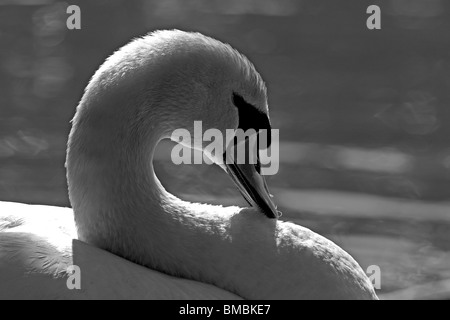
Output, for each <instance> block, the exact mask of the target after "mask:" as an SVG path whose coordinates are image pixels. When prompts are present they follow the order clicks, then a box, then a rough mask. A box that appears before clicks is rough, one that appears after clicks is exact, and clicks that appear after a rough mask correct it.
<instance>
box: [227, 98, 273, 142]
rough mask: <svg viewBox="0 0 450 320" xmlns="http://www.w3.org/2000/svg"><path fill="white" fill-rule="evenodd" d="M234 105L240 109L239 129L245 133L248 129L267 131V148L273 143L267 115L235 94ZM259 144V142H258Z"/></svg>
mask: <svg viewBox="0 0 450 320" xmlns="http://www.w3.org/2000/svg"><path fill="white" fill-rule="evenodd" d="M233 104H234V106H235V107H236V108H237V109H238V115H239V125H238V129H242V130H244V131H246V130H248V129H254V130H256V131H259V130H262V129H266V130H267V148H268V147H270V143H271V140H272V139H271V132H270V130H271V125H270V120H269V117H268V116H267V114H265V113H264V112H262V111H260V110H259V109H258V108H256V107H255V106H253V105H251V104H250V103H248V102H247V101H245V99H244V98H243V97H242V96H241V95H239V94H237V93H235V92H233ZM258 142H259V140H258Z"/></svg>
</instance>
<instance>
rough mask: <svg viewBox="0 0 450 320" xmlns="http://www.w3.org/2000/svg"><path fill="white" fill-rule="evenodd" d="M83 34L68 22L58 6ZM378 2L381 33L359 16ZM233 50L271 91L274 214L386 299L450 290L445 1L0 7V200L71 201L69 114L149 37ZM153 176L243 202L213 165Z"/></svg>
mask: <svg viewBox="0 0 450 320" xmlns="http://www.w3.org/2000/svg"><path fill="white" fill-rule="evenodd" d="M72 4H76V5H78V6H80V8H81V30H68V29H67V28H66V19H67V17H68V16H69V15H68V14H66V8H67V6H68V5H72ZM372 4H375V5H378V6H380V8H381V12H382V13H381V19H382V20H381V26H382V29H381V30H373V31H372V30H368V29H367V28H366V20H367V18H368V16H369V15H368V14H366V9H367V7H368V6H369V5H372ZM164 28H179V29H183V30H192V31H200V32H202V33H205V34H207V35H210V36H212V37H215V38H218V39H220V40H222V41H225V42H228V43H230V44H231V45H232V46H234V47H236V48H238V49H239V50H240V51H241V52H243V53H244V54H246V55H247V56H248V57H249V58H250V60H252V61H253V62H254V64H255V65H256V67H257V69H258V70H259V71H260V73H261V74H262V76H263V78H264V79H265V81H266V82H267V86H268V90H269V104H270V105H269V106H270V112H271V119H272V124H273V127H274V128H278V129H280V140H281V146H280V170H279V173H278V174H277V175H275V176H270V177H268V184H269V187H270V189H271V191H272V193H273V194H274V195H275V201H276V203H277V204H278V206H279V209H280V210H281V211H282V212H283V219H284V220H290V221H294V222H295V223H298V224H301V225H304V226H306V227H308V228H311V229H312V230H314V231H316V232H318V233H321V234H323V235H324V236H326V237H328V238H330V239H332V240H333V241H335V242H336V243H338V244H339V245H341V246H342V247H343V248H344V249H345V250H347V251H348V252H350V253H351V254H352V255H353V256H354V257H355V258H356V260H358V262H359V263H360V264H361V266H362V267H363V269H364V270H366V268H367V267H368V266H370V265H377V266H379V267H380V269H381V290H378V293H379V294H380V296H382V297H383V298H413V297H421V298H449V297H450V126H447V127H446V125H445V124H446V123H447V124H450V108H449V104H450V90H449V89H450V31H449V30H450V3H449V2H448V1H444V0H382V1H379V0H371V1H366V0H345V1H344V0H340V1H336V0H277V1H272V0H229V1H219V0H195V1H194V0H192V1H184V0H164V1H157V0H154V1H125V0H109V1H102V0H91V1H71V2H70V3H68V2H62V1H52V0H9V1H8V0H0V200H2V201H18V202H25V203H35V204H49V205H58V206H69V205H70V204H69V201H68V197H67V187H66V180H65V169H64V160H65V147H66V141H67V135H68V132H69V130H70V123H69V121H70V119H71V118H72V117H73V114H74V111H75V108H76V106H77V103H78V101H79V99H80V98H81V96H82V93H83V89H84V87H85V86H86V84H87V83H88V81H89V78H90V77H91V76H92V74H93V73H94V71H95V70H96V69H97V67H98V66H99V65H100V64H101V63H102V62H103V60H104V59H105V58H106V57H107V56H108V55H110V54H111V53H112V52H113V51H114V50H115V49H117V48H119V47H120V46H122V45H124V44H125V43H127V42H128V41H129V40H130V39H131V38H133V37H136V36H140V35H143V34H145V33H147V32H149V31H152V30H155V29H164ZM170 148H171V144H170V143H169V142H167V143H162V144H161V145H160V147H159V150H158V154H157V157H156V159H155V168H156V171H157V174H158V176H159V178H160V180H161V181H162V183H163V184H164V186H165V187H166V189H168V190H169V191H170V192H172V193H174V194H176V195H177V196H179V197H180V198H183V199H186V200H192V201H203V202H209V203H217V204H223V205H230V204H239V205H244V206H245V205H246V203H245V202H244V200H243V199H242V197H241V196H240V194H239V193H238V191H237V190H236V189H235V187H234V185H233V183H232V182H231V180H230V179H229V178H228V177H227V176H226V175H225V174H224V173H223V172H222V171H221V169H219V168H217V167H213V166H208V165H204V166H199V165H182V166H175V165H174V164H172V162H171V161H170Z"/></svg>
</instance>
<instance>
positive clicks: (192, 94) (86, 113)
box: [68, 30, 278, 218]
mask: <svg viewBox="0 0 450 320" xmlns="http://www.w3.org/2000/svg"><path fill="white" fill-rule="evenodd" d="M108 101H109V103H108ZM96 117H98V118H101V119H98V120H99V121H100V122H101V121H102V119H108V121H111V119H116V120H115V121H112V122H111V123H108V124H104V126H108V130H109V129H110V127H113V126H117V128H122V129H117V132H122V133H123V134H121V135H120V136H115V135H114V133H113V134H112V137H115V138H116V140H115V141H114V140H113V139H112V138H111V132H108V130H102V129H98V126H99V125H98V123H97V124H96V128H94V129H93V130H94V131H99V130H102V131H103V132H94V133H92V134H91V135H90V139H101V141H99V144H100V145H101V146H100V148H104V149H106V148H111V145H114V144H115V143H118V139H119V138H120V137H122V136H124V135H125V136H129V135H132V134H135V135H136V136H137V138H136V137H130V138H129V140H131V141H133V142H132V143H135V142H136V141H139V140H148V139H155V138H156V139H158V140H160V139H162V138H171V137H172V134H173V132H174V131H175V130H177V129H184V130H187V131H188V132H189V134H190V137H193V139H192V140H190V141H189V142H186V141H177V142H180V143H181V144H185V146H186V147H190V148H196V149H201V150H202V151H203V152H205V154H206V155H207V157H208V158H209V159H210V160H212V162H214V163H216V164H219V165H220V166H221V167H222V168H223V169H224V170H225V171H226V172H227V173H228V174H229V175H230V176H231V178H232V179H233V181H234V182H235V183H236V185H237V187H238V188H239V190H240V191H241V193H242V195H243V196H244V198H245V199H246V200H247V202H249V204H250V205H251V206H253V207H257V208H259V209H260V210H261V211H262V212H263V213H264V214H265V215H266V216H268V217H270V218H277V217H278V212H277V210H276V206H275V204H274V203H273V201H272V199H271V195H270V194H269V191H268V188H267V185H266V182H265V179H264V177H263V176H262V175H261V174H260V170H259V168H260V164H259V159H257V161H256V163H255V161H253V162H251V163H242V162H239V163H238V162H237V161H235V160H234V159H235V158H236V157H235V156H234V154H233V153H234V152H235V150H236V149H237V148H236V147H237V143H243V144H244V145H246V146H247V149H248V148H249V142H248V139H246V140H244V141H239V142H236V141H235V140H234V139H233V140H232V141H230V140H227V141H224V143H223V145H222V146H223V150H221V151H219V152H217V150H215V151H216V152H215V153H214V154H212V153H207V152H206V150H205V147H206V146H207V145H208V144H210V142H208V141H206V142H205V141H203V139H202V135H200V137H199V136H198V135H197V134H196V133H195V130H196V128H195V123H196V122H198V121H201V126H202V130H203V132H206V131H207V130H208V129H216V130H218V131H220V132H221V133H222V136H223V137H226V136H227V135H226V132H227V130H229V129H233V130H236V129H242V130H243V131H246V130H248V129H254V130H256V131H258V130H261V129H265V130H267V131H266V133H267V135H266V137H268V139H267V141H266V144H265V145H266V147H267V146H269V145H270V129H271V125H270V120H269V111H268V102H267V89H266V86H265V84H264V81H263V80H262V77H261V76H260V74H259V73H258V72H257V71H256V69H255V67H254V66H253V64H252V63H251V62H250V61H249V60H248V59H247V58H246V57H245V56H244V55H242V54H240V53H239V52H238V51H236V50H235V49H233V48H232V47H231V46H230V45H228V44H225V43H222V42H220V41H218V40H215V39H212V38H210V37H207V36H204V35H202V34H200V33H192V32H184V31H179V30H165V31H156V32H153V33H150V34H148V35H146V36H144V37H142V38H138V39H135V40H133V41H132V42H130V43H129V44H127V45H125V46H124V47H122V48H121V49H119V50H118V51H117V52H115V53H114V54H113V55H112V56H110V57H109V58H108V59H107V60H106V61H105V63H104V64H103V65H102V66H101V67H100V68H99V70H97V72H96V73H95V75H94V76H93V78H92V79H91V81H90V83H89V85H88V86H87V88H86V91H85V94H84V96H83V98H82V100H81V102H80V105H79V106H78V110H77V114H76V116H75V118H74V121H73V129H72V134H71V138H70V140H69V150H70V149H71V144H72V145H73V143H71V141H72V142H73V141H75V142H76V141H77V137H76V136H77V135H76V134H74V132H75V131H76V130H77V129H79V128H80V127H81V126H82V125H83V122H84V121H83V119H96ZM93 123H94V121H92V124H93ZM101 126H102V125H101V124H100V127H101ZM78 131H80V130H78ZM84 131H89V130H85V129H84ZM91 131H92V130H91ZM155 133H157V134H156V135H155ZM148 136H151V137H148ZM99 137H100V138H99ZM142 137H146V138H145V139H142ZM108 139H110V140H111V143H110V144H109V147H108V143H106V144H105V140H108ZM156 142H157V141H156ZM154 144H156V143H154ZM263 145H264V143H263ZM140 147H142V146H140ZM233 147H234V148H233ZM98 152H99V153H100V151H98ZM104 153H105V154H109V157H110V158H116V156H115V155H110V151H105V152H104ZM256 157H257V152H256ZM69 162H70V152H69V154H68V164H70V163H69ZM68 169H69V168H68ZM68 178H69V192H70V172H69V174H68Z"/></svg>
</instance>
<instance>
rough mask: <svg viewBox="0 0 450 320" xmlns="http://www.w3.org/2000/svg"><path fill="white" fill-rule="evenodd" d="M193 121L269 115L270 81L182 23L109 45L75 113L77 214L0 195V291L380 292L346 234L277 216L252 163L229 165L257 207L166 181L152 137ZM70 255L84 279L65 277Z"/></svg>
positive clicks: (264, 122) (72, 165)
mask: <svg viewBox="0 0 450 320" xmlns="http://www.w3.org/2000/svg"><path fill="white" fill-rule="evenodd" d="M195 120H202V121H203V127H204V128H205V130H206V129H207V128H218V129H220V130H221V131H225V129H226V128H233V129H236V128H237V127H238V126H239V127H241V128H259V129H260V128H268V127H270V124H269V118H268V109H267V97H266V88H265V85H264V82H263V80H262V79H261V77H260V75H259V74H258V73H257V71H256V70H255V68H254V66H253V65H252V64H251V63H250V62H249V61H248V60H247V59H246V58H245V57H244V56H242V55H241V54H239V53H238V52H237V51H235V50H234V49H232V48H231V47H230V46H229V45H226V44H223V43H221V42H219V41H217V40H214V39H212V38H209V37H206V36H203V35H201V34H199V33H189V32H183V31H178V30H172V31H157V32H154V33H151V34H149V35H147V36H145V37H143V38H139V39H136V40H134V41H132V42H131V43H129V44H127V45H126V46H124V47H122V48H121V49H120V50H118V51H117V52H116V53H114V54H113V55H112V56H110V57H109V58H108V59H107V60H106V62H105V63H104V64H103V65H102V66H101V67H100V68H99V70H98V71H97V72H96V73H95V75H94V76H93V78H92V79H91V81H90V83H89V85H88V86H87V88H86V90H85V93H84V95H83V98H82V99H81V102H80V103H79V105H78V108H77V112H76V115H75V117H74V119H73V127H72V131H71V133H70V137H69V142H68V152H67V163H66V166H67V178H68V185H69V196H70V201H71V204H72V207H73V213H72V210H71V209H65V208H56V207H47V206H27V205H23V204H15V203H6V202H4V203H1V204H0V206H1V211H2V212H1V215H0V283H1V286H0V298H52V299H53V298H62V299H72V298H73V299H77V298H80V299H85V298H148V299H166V298H167V299H168V298H178V299H179V298H200V299H204V298H225V299H232V298H239V297H242V298H246V299H376V298H377V297H376V294H375V292H374V289H373V287H372V284H371V283H370V281H369V280H368V278H367V277H366V275H365V274H364V272H363V271H362V269H361V268H360V266H359V265H358V264H357V263H356V262H355V260H354V259H353V258H352V257H351V256H350V255H349V254H347V253H346V252H345V251H343V250H342V249H341V248H339V247H338V246H337V245H335V244H334V243H332V242H331V241H329V240H327V239H325V238H324V237H322V236H320V235H318V234H316V233H314V232H312V231H310V230H309V229H306V228H303V227H301V226H298V225H295V224H292V223H289V222H282V221H280V220H278V219H271V218H269V217H276V216H277V212H276V209H275V207H274V205H273V203H272V200H271V199H270V197H269V194H268V191H267V188H266V186H265V182H264V180H263V179H262V177H261V176H260V175H259V174H258V172H257V169H256V168H255V166H254V165H231V166H230V167H229V168H225V169H226V170H227V172H228V173H229V174H230V175H232V177H233V179H234V180H235V182H236V183H237V184H238V186H239V189H240V190H241V192H242V193H243V195H244V196H245V198H246V199H247V200H248V201H249V202H250V204H251V205H252V206H253V207H254V208H245V209H242V208H239V207H221V206H212V205H206V204H198V203H189V202H186V201H182V200H180V199H178V198H176V197H175V196H173V195H171V194H169V193H168V192H166V190H165V189H164V188H163V186H162V185H161V184H160V182H159V180H158V179H157V178H156V176H155V174H154V171H153V166H152V156H153V152H154V149H155V146H156V144H157V143H158V142H159V141H160V140H161V139H163V138H167V137H169V136H170V133H171V132H172V131H173V130H174V129H176V128H187V129H188V130H190V131H191V130H193V128H192V126H193V123H194V121H195ZM261 212H263V213H264V214H262V213H261ZM72 219H74V220H75V224H74V223H73V221H72ZM75 226H76V229H75ZM72 264H75V265H77V266H79V267H80V270H81V274H80V276H81V290H76V289H75V290H69V289H68V288H67V286H66V282H67V281H66V280H67V279H68V271H67V267H68V266H70V265H72ZM188 279H189V280H188ZM192 280H195V281H192Z"/></svg>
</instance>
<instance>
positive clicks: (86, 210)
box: [67, 94, 239, 284]
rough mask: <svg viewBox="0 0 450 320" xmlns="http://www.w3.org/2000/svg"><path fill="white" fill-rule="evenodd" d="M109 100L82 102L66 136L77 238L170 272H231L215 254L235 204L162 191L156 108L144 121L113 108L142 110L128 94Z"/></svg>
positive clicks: (162, 127) (201, 275)
mask: <svg viewBox="0 0 450 320" xmlns="http://www.w3.org/2000/svg"><path fill="white" fill-rule="evenodd" d="M112 101H113V102H114V104H110V103H111V102H112ZM109 102H110V103H108V102H104V101H99V100H97V101H94V102H90V103H97V105H95V106H93V105H89V101H82V103H81V105H80V107H79V109H78V112H77V115H76V117H75V118H74V123H73V129H72V132H71V135H70V139H69V147H68V158H67V171H68V181H69V195H70V199H71V203H72V206H73V209H74V213H75V220H76V225H77V229H78V234H79V238H80V240H83V241H86V242H88V243H90V244H93V245H95V246H98V247H100V248H103V249H106V250H108V251H111V252H113V253H115V254H117V255H120V256H122V257H125V258H127V259H129V260H132V261H135V262H137V263H140V264H142V265H146V266H149V267H151V268H153V269H157V270H161V271H164V272H166V273H172V274H174V275H180V276H183V277H187V278H194V279H197V280H203V281H205V282H210V283H211V282H213V279H214V278H217V279H220V278H223V279H227V278H228V276H227V273H230V275H229V276H232V274H231V273H232V272H231V271H230V270H233V267H231V265H232V264H233V263H230V260H229V259H228V257H227V255H226V254H225V255H224V256H221V255H220V254H218V253H219V252H221V245H222V244H223V240H224V239H223V238H224V237H225V235H224V232H223V231H221V228H223V226H221V225H222V224H224V221H225V220H226V218H227V217H230V216H231V215H232V214H234V213H236V212H238V211H239V208H237V207H230V208H222V207H220V206H209V205H201V204H191V203H188V202H184V201H181V200H179V199H177V198H176V197H175V196H173V195H171V194H169V193H168V192H166V190H165V189H164V188H163V187H162V185H161V184H160V182H159V180H158V179H157V177H156V176H155V173H154V171H153V165H152V159H153V153H154V150H155V147H156V145H157V143H158V142H159V141H160V139H162V138H164V137H166V136H167V133H168V128H169V129H170V127H171V125H172V124H171V123H170V122H169V123H167V122H166V121H165V120H164V119H161V118H158V113H157V109H155V112H154V113H153V114H147V115H146V120H145V121H146V123H139V120H137V119H129V118H126V115H125V114H120V111H118V112H117V108H120V109H126V110H127V111H128V113H131V114H136V113H139V105H136V104H133V103H132V102H133V100H132V99H129V97H128V98H127V97H126V95H125V97H124V96H123V95H121V94H115V95H113V97H112V98H111V99H110V100H109ZM121 102H122V103H123V104H124V105H120V103H121ZM114 106H116V107H114ZM114 108H116V109H114ZM155 108H158V107H156V106H155ZM160 108H163V106H160ZM114 110H116V111H114ZM148 119H150V120H152V122H148ZM215 231H217V232H215ZM218 259H220V260H221V261H220V262H218V261H215V260H218ZM209 264H212V265H216V266H221V268H211V269H208V268H207V267H206V268H205V266H207V265H209ZM209 271H211V272H209ZM216 284H217V283H216Z"/></svg>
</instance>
